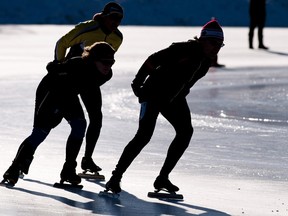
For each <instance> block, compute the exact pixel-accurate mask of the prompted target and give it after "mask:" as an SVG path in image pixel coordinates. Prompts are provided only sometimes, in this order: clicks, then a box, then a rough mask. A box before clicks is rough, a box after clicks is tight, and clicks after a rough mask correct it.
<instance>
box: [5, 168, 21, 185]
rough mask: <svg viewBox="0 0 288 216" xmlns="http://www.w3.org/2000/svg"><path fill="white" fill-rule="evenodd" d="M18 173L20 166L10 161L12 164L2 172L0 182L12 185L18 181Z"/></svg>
mask: <svg viewBox="0 0 288 216" xmlns="http://www.w3.org/2000/svg"><path fill="white" fill-rule="evenodd" d="M19 174H20V167H19V166H17V165H15V164H13V163H12V165H11V166H10V167H9V168H8V170H7V171H6V172H5V173H4V175H3V181H2V182H1V183H3V184H6V185H7V186H11V187H13V186H14V185H15V184H16V183H17V182H18V179H19Z"/></svg>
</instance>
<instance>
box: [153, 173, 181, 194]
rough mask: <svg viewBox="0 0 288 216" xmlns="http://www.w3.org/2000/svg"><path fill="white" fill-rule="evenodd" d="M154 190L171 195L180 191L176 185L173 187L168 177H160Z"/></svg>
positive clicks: (155, 183)
mask: <svg viewBox="0 0 288 216" xmlns="http://www.w3.org/2000/svg"><path fill="white" fill-rule="evenodd" d="M154 188H155V190H157V191H160V190H165V191H168V192H169V193H175V192H176V191H179V188H178V187H177V186H176V185H173V184H172V183H171V182H170V180H169V179H168V177H163V176H158V177H157V178H156V180H155V182H154Z"/></svg>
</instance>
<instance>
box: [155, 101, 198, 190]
mask: <svg viewBox="0 0 288 216" xmlns="http://www.w3.org/2000/svg"><path fill="white" fill-rule="evenodd" d="M161 113H162V114H163V116H164V117H165V118H166V119H167V120H168V121H169V122H170V123H171V124H172V126H173V127H174V129H175V131H176V136H175V138H174V140H173V141H172V143H171V144H170V147H169V149H168V153H167V157H166V159H165V162H164V165H163V167H162V169H161V171H160V174H159V176H161V178H163V179H167V180H168V176H169V174H170V172H171V171H172V170H173V168H174V167H175V166H176V164H177V162H178V161H179V159H180V158H181V156H182V155H183V153H184V152H185V150H186V148H187V147H188V145H189V143H190V140H191V137H192V134H193V127H192V124H191V115H190V110H189V107H188V104H187V102H186V99H185V98H183V99H178V100H176V101H174V102H172V103H171V105H170V106H169V108H167V109H165V110H163V111H162V112H161ZM175 113H176V115H175ZM158 186H159V185H158Z"/></svg>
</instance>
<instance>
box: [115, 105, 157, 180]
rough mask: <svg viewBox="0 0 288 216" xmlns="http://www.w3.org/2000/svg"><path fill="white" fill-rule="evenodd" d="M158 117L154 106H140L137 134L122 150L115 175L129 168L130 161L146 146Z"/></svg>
mask: <svg viewBox="0 0 288 216" xmlns="http://www.w3.org/2000/svg"><path fill="white" fill-rule="evenodd" d="M158 115H159V110H158V107H157V106H155V105H154V104H152V103H142V104H141V111H140V118H139V127H138V130H137V133H136V135H135V136H134V138H133V139H132V140H131V141H130V142H129V143H128V145H127V146H126V147H125V148H124V151H123V153H122V155H121V157H120V159H119V161H118V163H117V166H116V169H115V173H119V174H121V175H122V174H123V173H124V172H125V171H126V169H127V168H128V167H129V166H130V164H131V163H132V161H133V160H134V159H135V158H136V157H137V155H138V154H139V153H140V152H141V150H142V149H143V148H144V147H145V146H146V145H147V144H148V142H149V141H150V139H151V137H152V135H153V132H154V129H155V125H156V121H157V117H158Z"/></svg>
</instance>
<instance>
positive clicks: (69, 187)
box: [53, 182, 83, 189]
mask: <svg viewBox="0 0 288 216" xmlns="http://www.w3.org/2000/svg"><path fill="white" fill-rule="evenodd" d="M53 187H55V188H62V189H82V188H83V185H72V184H66V183H58V182H56V183H55V184H54V185H53Z"/></svg>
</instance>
